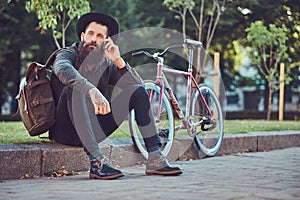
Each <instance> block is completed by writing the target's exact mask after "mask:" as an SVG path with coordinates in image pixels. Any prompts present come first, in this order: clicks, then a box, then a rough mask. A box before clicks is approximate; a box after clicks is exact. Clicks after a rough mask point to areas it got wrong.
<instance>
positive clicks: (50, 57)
mask: <svg viewBox="0 0 300 200" xmlns="http://www.w3.org/2000/svg"><path fill="white" fill-rule="evenodd" d="M64 49H69V47H63V48H60V49H56V50H55V51H53V52H52V54H51V55H50V56H49V57H48V59H47V61H46V63H45V67H46V68H48V69H49V68H50V66H51V65H52V64H53V62H54V60H55V57H56V55H57V54H58V53H59V52H60V51H62V50H64Z"/></svg>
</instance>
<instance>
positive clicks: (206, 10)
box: [163, 0, 226, 82]
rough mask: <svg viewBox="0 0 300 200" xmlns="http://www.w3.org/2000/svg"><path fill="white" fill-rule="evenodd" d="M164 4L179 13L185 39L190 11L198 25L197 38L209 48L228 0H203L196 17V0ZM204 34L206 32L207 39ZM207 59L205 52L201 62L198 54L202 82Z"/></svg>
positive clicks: (198, 67)
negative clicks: (187, 16) (208, 0)
mask: <svg viewBox="0 0 300 200" xmlns="http://www.w3.org/2000/svg"><path fill="white" fill-rule="evenodd" d="M163 5H165V6H166V7H167V8H168V9H169V10H171V11H173V12H175V13H177V14H179V16H180V18H181V20H182V33H183V39H185V38H186V23H187V19H186V15H187V12H189V13H190V15H191V17H192V19H193V22H194V25H195V26H196V29H194V30H195V32H196V34H195V35H196V36H197V40H198V41H201V42H202V43H203V44H204V48H205V49H206V50H208V49H209V47H210V45H211V42H212V39H213V36H214V33H215V31H216V27H217V25H218V22H219V20H220V16H221V14H222V12H223V11H224V9H225V5H226V0H222V1H218V0H211V1H210V3H208V4H205V0H201V1H200V5H199V13H198V14H199V18H197V17H196V14H195V13H194V11H193V9H194V8H196V7H197V5H196V3H195V1H194V0H164V2H163ZM204 34H206V38H205V39H204ZM199 54H200V51H199ZM206 59H207V58H206V54H205V55H204V57H203V60H202V61H201V62H202V63H200V55H198V56H197V73H196V76H195V78H196V80H197V82H200V79H201V75H203V72H204V70H203V68H204V66H205V63H206Z"/></svg>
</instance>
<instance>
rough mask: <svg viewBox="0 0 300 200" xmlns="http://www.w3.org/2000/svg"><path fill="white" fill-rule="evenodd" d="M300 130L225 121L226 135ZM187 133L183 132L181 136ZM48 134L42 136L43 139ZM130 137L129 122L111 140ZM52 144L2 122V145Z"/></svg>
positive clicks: (290, 125)
mask: <svg viewBox="0 0 300 200" xmlns="http://www.w3.org/2000/svg"><path fill="white" fill-rule="evenodd" d="M280 130H300V122H299V121H281V122H279V121H264V120H225V134H228V133H248V132H256V131H280ZM182 133H183V134H185V131H181V134H182ZM47 135H48V134H47V133H46V134H44V135H42V137H43V136H44V137H45V136H47ZM120 137H121V138H124V137H130V134H129V128H128V125H127V122H125V123H123V125H122V126H121V127H120V128H119V129H118V130H117V131H116V132H115V133H114V134H112V136H111V138H120ZM39 142H50V141H49V140H48V139H42V138H39V137H31V136H29V134H28V133H27V132H26V129H25V128H24V126H23V123H22V122H0V144H1V143H2V144H3V143H39Z"/></svg>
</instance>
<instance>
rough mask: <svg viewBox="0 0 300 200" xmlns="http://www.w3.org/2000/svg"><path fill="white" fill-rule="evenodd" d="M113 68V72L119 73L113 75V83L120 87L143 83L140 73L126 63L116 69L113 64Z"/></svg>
mask: <svg viewBox="0 0 300 200" xmlns="http://www.w3.org/2000/svg"><path fill="white" fill-rule="evenodd" d="M113 68H114V69H115V70H114V72H113V73H115V74H116V73H117V74H119V75H118V76H117V75H113V76H112V77H113V79H112V80H113V81H112V82H113V83H112V84H113V85H117V86H118V87H120V88H125V87H127V86H128V85H133V84H140V85H143V80H142V78H141V77H140V75H139V74H138V73H137V72H136V71H135V70H134V69H133V68H131V66H130V65H129V64H128V63H126V66H125V67H124V68H122V69H118V68H117V67H116V66H115V65H113Z"/></svg>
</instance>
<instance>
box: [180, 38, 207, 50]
mask: <svg viewBox="0 0 300 200" xmlns="http://www.w3.org/2000/svg"><path fill="white" fill-rule="evenodd" d="M184 43H185V44H189V45H193V46H194V47H200V48H202V47H203V44H202V42H199V41H196V40H191V39H185V40H184Z"/></svg>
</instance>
